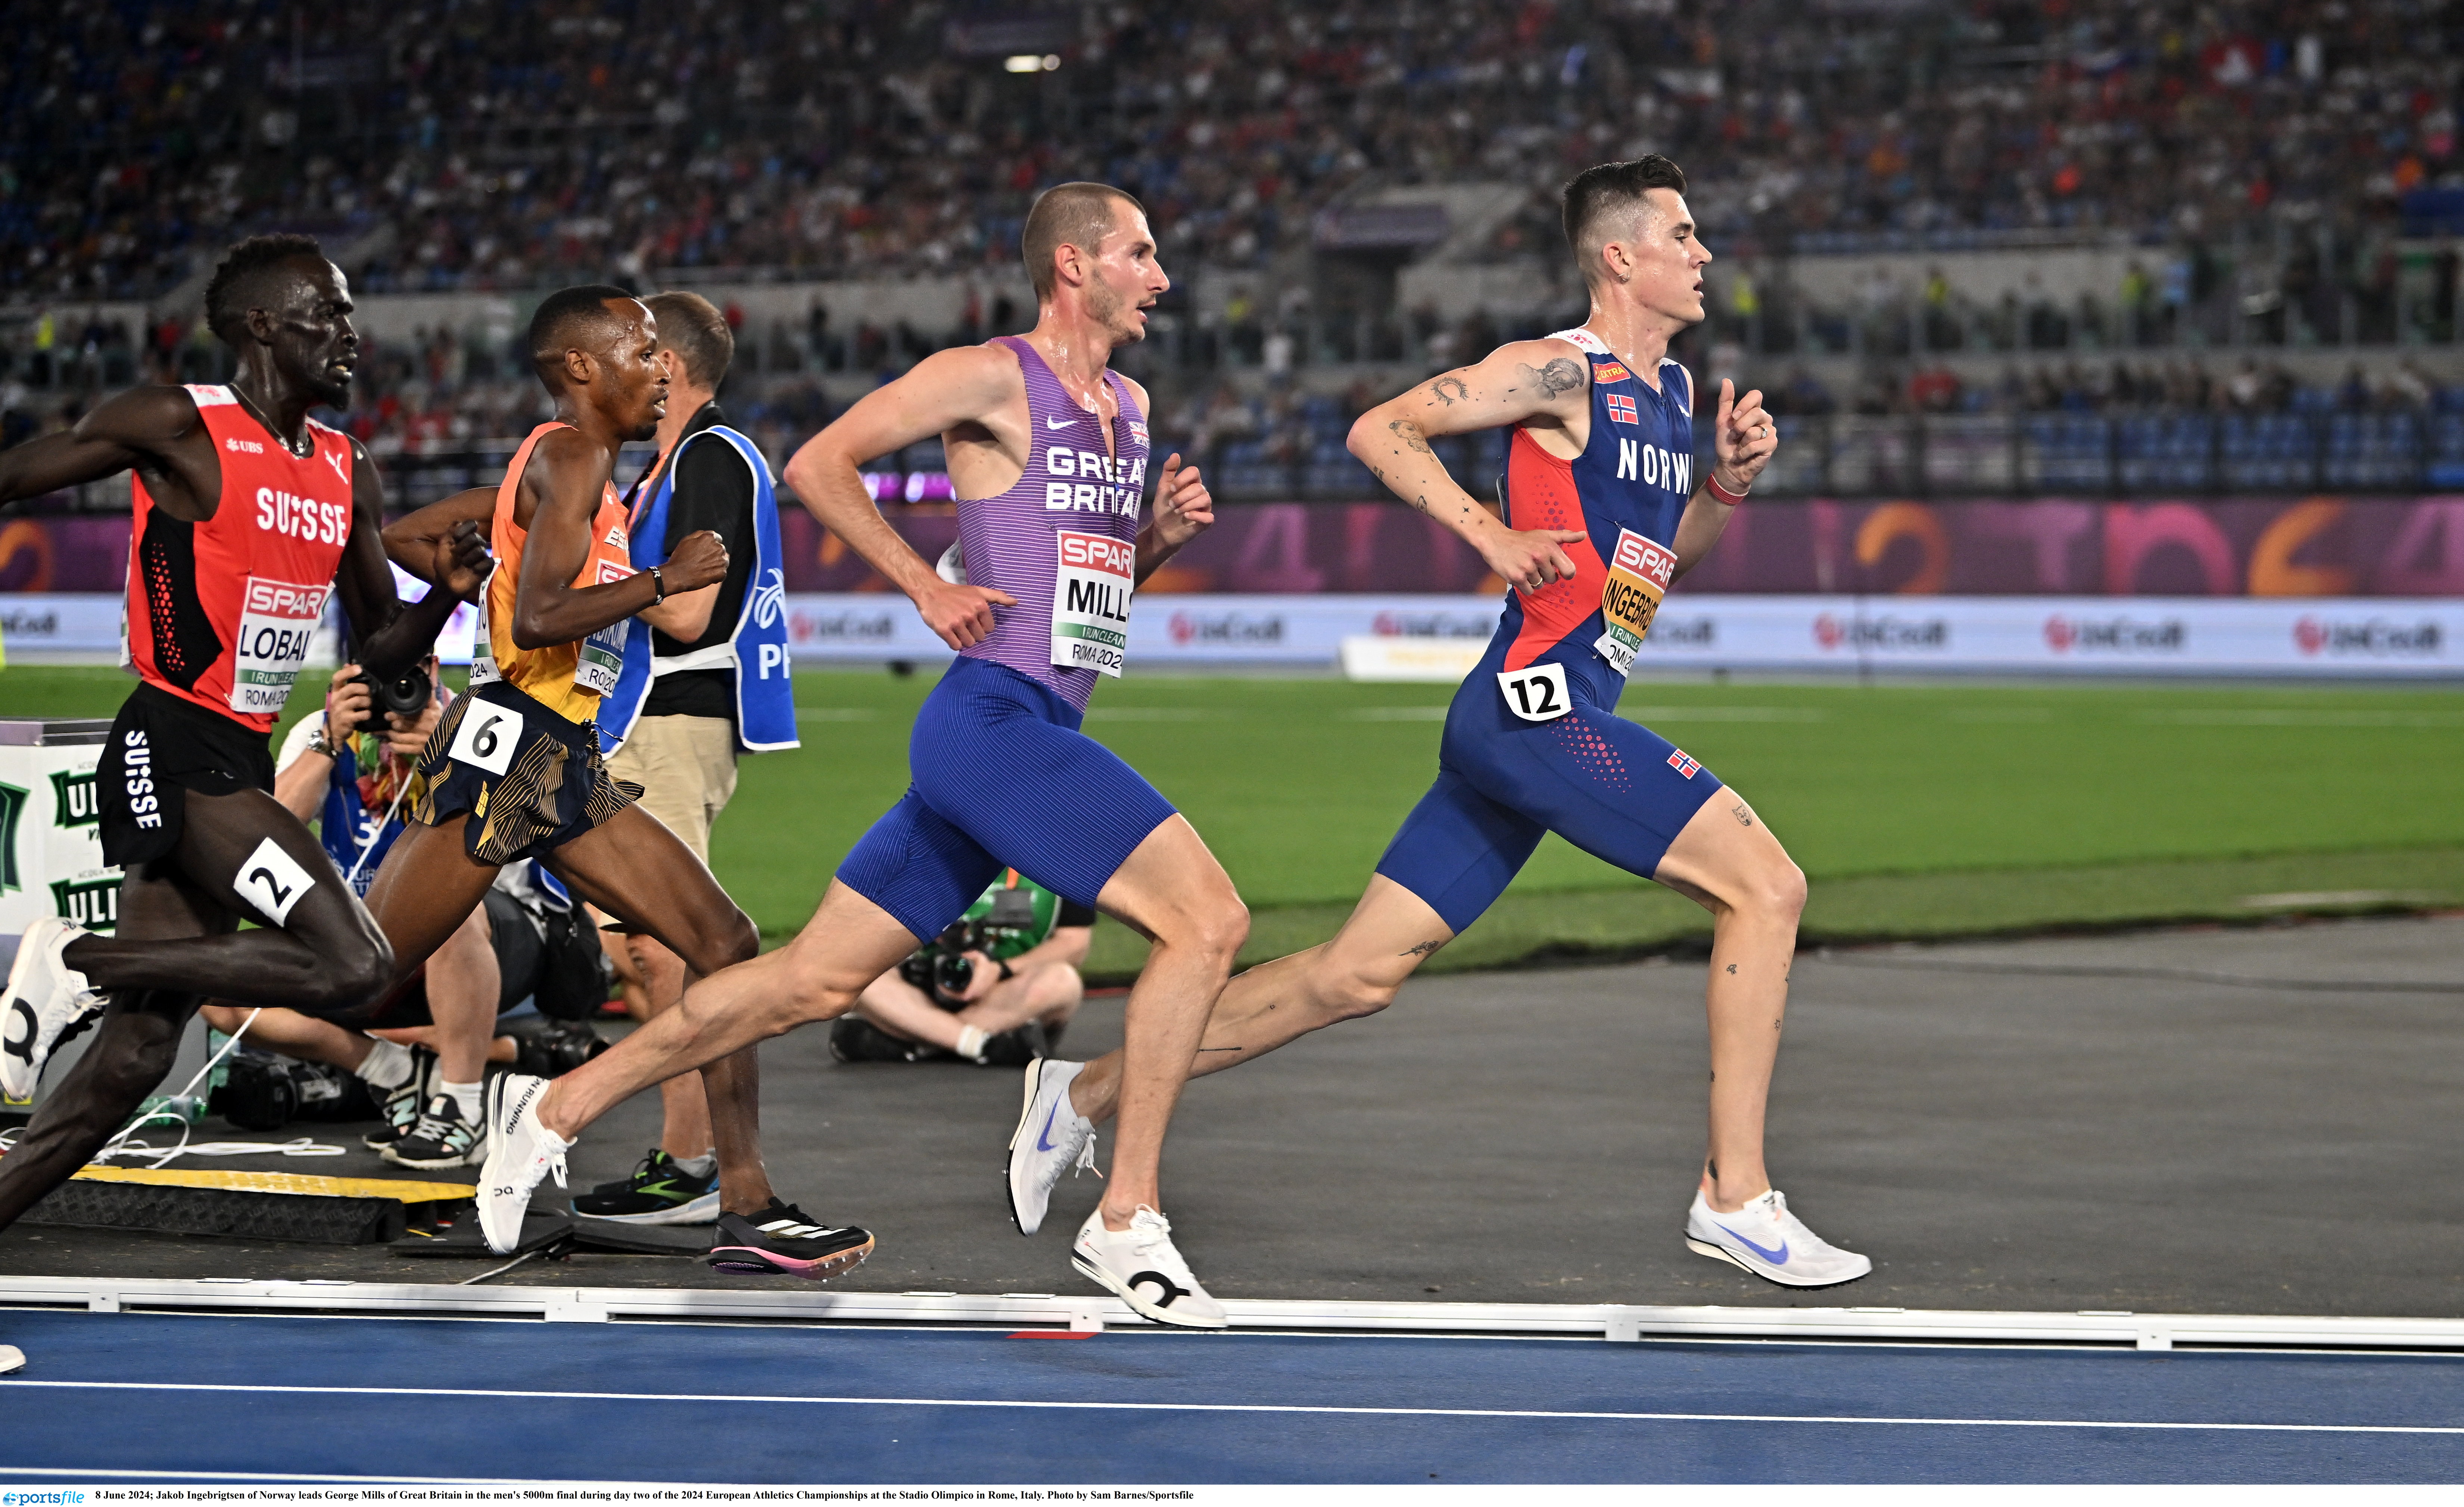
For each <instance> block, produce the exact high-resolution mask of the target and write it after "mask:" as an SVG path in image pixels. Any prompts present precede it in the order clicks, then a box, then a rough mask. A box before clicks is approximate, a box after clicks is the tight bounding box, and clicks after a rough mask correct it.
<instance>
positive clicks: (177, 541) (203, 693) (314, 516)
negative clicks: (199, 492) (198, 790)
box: [128, 387, 351, 733]
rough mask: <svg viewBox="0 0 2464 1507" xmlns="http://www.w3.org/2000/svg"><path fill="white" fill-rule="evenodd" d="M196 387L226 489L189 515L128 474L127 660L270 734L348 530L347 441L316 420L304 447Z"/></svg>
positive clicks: (163, 686)
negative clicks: (201, 517) (204, 516)
mask: <svg viewBox="0 0 2464 1507" xmlns="http://www.w3.org/2000/svg"><path fill="white" fill-rule="evenodd" d="M187 390H188V395H189V396H190V397H192V398H194V399H195V400H196V404H197V417H198V419H199V420H200V421H202V422H203V423H204V424H205V426H206V432H207V434H208V435H209V436H211V438H212V439H213V442H214V456H215V458H216V459H217V460H218V461H220V462H221V465H222V477H223V488H222V500H221V501H220V502H219V503H218V504H216V506H215V508H214V516H213V517H212V518H209V519H208V520H206V521H204V522H201V523H191V522H187V521H183V520H181V519H178V518H175V517H173V516H172V515H171V514H169V513H167V512H165V511H164V510H163V509H162V508H161V506H160V505H159V504H157V503H156V502H155V500H154V499H153V497H152V496H151V495H150V494H149V493H147V492H146V490H145V483H144V481H143V479H142V478H136V477H132V478H131V487H130V494H131V500H132V502H133V504H134V517H133V518H132V519H131V521H130V530H131V531H130V536H129V537H130V544H129V565H128V658H129V663H130V667H131V668H133V669H134V670H135V671H136V672H137V674H138V676H140V677H141V678H143V680H144V681H145V683H146V684H148V685H151V686H154V687H155V688H157V689H158V690H162V691H165V692H168V693H169V694H171V695H172V696H176V697H178V698H181V699H182V700H186V701H190V702H194V703H195V704H196V705H198V706H202V707H207V708H209V709H210V710H212V711H215V712H219V713H221V714H222V715H223V716H225V717H228V718H230V719H231V720H233V721H235V722H239V723H242V724H243V725H245V726H247V727H250V728H252V729H253V730H255V731H256V732H259V733H266V732H271V731H273V729H274V721H275V718H276V717H277V716H278V715H280V713H281V711H282V703H283V702H285V701H287V700H289V699H290V698H291V684H292V682H293V681H294V680H296V679H297V678H298V676H299V666H300V664H301V662H302V661H303V660H305V659H306V658H307V657H308V642H309V639H310V638H311V637H312V636H313V635H314V634H315V633H316V632H317V625H318V622H319V620H320V619H321V618H322V617H323V616H324V613H325V604H326V601H327V600H328V599H329V598H330V597H331V596H332V595H333V592H334V573H335V572H336V571H337V570H338V569H340V568H341V563H342V545H343V543H344V542H345V541H347V540H348V539H349V538H350V535H351V444H350V441H349V440H348V439H346V438H344V437H343V436H342V435H341V434H340V433H338V432H335V431H333V430H330V429H327V428H326V427H325V426H324V425H322V424H319V423H318V422H316V421H315V420H313V419H311V420H309V421H308V422H307V425H306V429H307V432H308V436H309V438H310V439H311V440H312V441H313V442H314V444H315V449H314V450H313V451H312V452H311V453H310V454H306V455H295V454H292V453H291V451H290V449H289V448H288V447H286V446H285V445H284V444H283V443H282V441H281V440H279V439H277V438H275V436H274V434H273V433H272V432H270V431H269V430H267V429H266V427H265V426H264V425H263V424H261V423H259V422H258V421H257V419H256V417H255V415H253V413H251V412H250V411H249V410H248V409H247V408H246V407H245V406H244V405H242V404H241V403H240V401H239V400H238V399H237V398H236V397H234V396H233V395H232V393H231V388H220V387H191V388H188V389H187Z"/></svg>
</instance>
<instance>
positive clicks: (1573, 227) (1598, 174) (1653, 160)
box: [1565, 156, 1685, 279]
mask: <svg viewBox="0 0 2464 1507" xmlns="http://www.w3.org/2000/svg"><path fill="white" fill-rule="evenodd" d="M1654 188H1674V189H1675V190H1677V191H1678V192H1679V193H1683V192H1684V191H1685V169H1684V168H1683V167H1680V166H1677V165H1676V164H1675V163H1673V162H1670V161H1669V160H1668V159H1667V158H1665V157H1657V156H1654V157H1638V158H1636V159H1635V160H1634V161H1632V162H1630V163H1602V164H1600V165H1599V166H1596V167H1586V168H1584V169H1583V170H1582V171H1581V172H1578V173H1576V174H1574V179H1573V182H1572V183H1569V184H1568V185H1566V192H1565V206H1566V244H1567V245H1569V246H1572V247H1573V249H1574V260H1575V262H1576V263H1578V264H1579V265H1580V266H1581V267H1582V269H1583V277H1585V278H1586V279H1588V278H1590V277H1593V276H1594V275H1595V273H1596V272H1597V271H1598V269H1597V268H1595V266H1593V265H1592V264H1593V262H1594V261H1595V259H1596V258H1595V257H1594V256H1593V255H1592V250H1591V249H1588V243H1589V242H1590V240H1591V237H1592V236H1593V233H1594V232H1595V228H1596V227H1597V226H1598V224H1599V222H1600V221H1601V220H1603V219H1606V218H1607V217H1609V216H1610V215H1613V214H1621V213H1623V212H1625V211H1629V210H1632V209H1633V208H1635V207H1636V206H1637V205H1640V204H1644V203H1646V202H1647V201H1646V199H1645V197H1644V196H1645V195H1647V194H1648V193H1650V191H1651V190H1652V189H1654Z"/></svg>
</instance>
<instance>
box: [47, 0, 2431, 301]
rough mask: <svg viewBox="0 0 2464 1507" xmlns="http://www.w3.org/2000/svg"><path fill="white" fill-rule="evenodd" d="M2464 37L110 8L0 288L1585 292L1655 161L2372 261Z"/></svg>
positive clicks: (1122, 7)
mask: <svg viewBox="0 0 2464 1507" xmlns="http://www.w3.org/2000/svg"><path fill="white" fill-rule="evenodd" d="M2444 13H2445V12H2444V11H2442V10H2441V9H2440V6H2439V4H2438V0H2255V3H2246V4H2234V5H2222V6H2212V5H2196V6H2193V5H2189V4H2186V3H2182V0H2167V3H2163V4H2130V3H2125V0H2057V3H2041V4H2040V3H2036V0H1967V3H1963V4H1917V5H1910V6H1866V5H1841V6H1837V7H1817V8H1809V7H1804V6H1799V5H1794V4H1788V3H1784V0H1744V3H1739V4H1733V5H1727V6H1711V5H1706V4H1702V3H1700V0H1590V3H1585V0H1564V3H1552V0H1522V3H1520V4H1515V3H1491V4H1455V5H1440V4H1434V3H1430V0H1397V3H1389V4H1381V5H1367V4H1361V3H1357V0H1344V3H1338V4H1335V5H1331V6H1326V7H1308V8H1290V7H1284V6H1277V5H1272V4H1268V3H1265V0H1197V3H1193V4H1189V5H1184V6H1177V7H1173V8H1169V9H1165V8H1160V7H1145V6H1137V5H1131V4H1113V5H1090V6H1088V7H1086V8H1084V9H1083V10H1073V11H1060V12H1049V11H1047V12H1031V13H1025V14H1023V15H1022V14H1020V13H1016V12H1011V13H1002V14H992V13H979V12H977V11H974V10H973V9H971V8H969V7H966V6H963V5H957V4H929V3H928V4H907V3H896V4H893V3H889V0H789V3H785V4H779V5H768V6H757V5H750V4H744V3H741V0H696V3H694V4H690V5H670V4H649V3H643V0H635V3H632V4H619V5H612V6H583V5H575V4H548V5H539V6H527V7H515V8H508V7H501V6H492V5H485V4H479V3H475V0H414V3H410V4H391V5H378V4H371V3H369V0H341V3H337V4H333V5H328V6H322V7H292V8H276V7H273V6H270V5H264V4H259V3H251V0H213V3H207V4H202V5H196V6H185V5H184V6H173V5H169V4H162V3H155V4H146V3H143V0H117V3H104V0H68V3H66V4H64V5H62V6H60V7H58V8H56V9H55V10H54V11H51V12H50V13H49V14H47V15H46V17H45V18H44V20H43V22H42V23H41V24H40V26H39V27H37V28H36V29H35V30H34V31H33V33H30V34H29V35H28V36H27V37H23V38H20V45H18V46H16V47H13V48H11V49H9V50H8V52H7V53H6V54H5V55H0V122H5V127H0V291H6V292H7V293H10V294H12V295H14V296H15V297H17V298H19V299H33V298H56V299H80V298H83V299H92V298H101V297H141V298H142V297H146V296H149V295H152V294H154V293H158V292H160V291H161V290H163V289H165V288H166V287H168V286H170V285H173V284H176V283H178V282H179V281H180V280H181V279H182V278H183V277H187V276H189V275H190V274H191V273H192V272H193V270H194V269H195V267H196V266H198V265H199V264H200V263H199V258H200V257H209V254H210V253H211V252H213V251H215V250H216V249H218V248H219V247H220V246H222V245H223V244H226V243H228V242H229V241H231V240H232V239H235V238H237V237H238V236H239V235H241V234H243V233H248V232H250V231H253V230H258V229H264V228H269V227H275V226H281V227H287V228H294V229H308V230H314V231H319V232H320V233H325V234H327V235H328V236H329V237H331V238H333V239H335V240H336V241H337V242H338V244H348V243H350V242H352V241H354V240H355V239H357V238H359V237H362V236H365V237H369V239H368V240H367V242H366V246H367V249H368V253H369V258H370V259H369V261H368V263H367V267H368V274H367V277H366V278H365V279H364V280H365V283H366V285H368V286H370V287H373V288H378V289H383V288H387V287H391V288H403V289H410V288H448V287H484V286H533V285H553V284H555V283H558V282H561V281H570V280H574V279H576V278H580V277H585V276H599V275H603V274H605V273H606V272H607V271H609V270H610V267H611V263H612V264H613V265H614V267H615V268H616V269H617V270H621V271H627V272H630V273H632V274H634V275H637V276H639V275H643V274H645V273H648V274H651V275H653V276H654V275H655V273H656V272H657V271H658V270H660V269H666V268H674V267H712V266H728V267H746V268H774V269H792V270H794V271H795V272H797V273H801V274H803V275H828V274H837V273H844V272H847V271H851V270H860V271H865V272H878V271H886V270H898V269H921V268H947V267H952V266H964V265H968V264H972V263H981V262H1001V263H1005V262H1006V261H1007V260H1008V259H1009V258H1010V257H1011V256H1012V255H1014V249H1015V245H1016V241H1017V230H1018V226H1019V224H1020V218H1021V216H1022V215H1023V212H1024V210H1025V206H1026V203H1027V201H1028V198H1029V197H1030V195H1031V193H1032V192H1033V190H1034V189H1036V188H1038V187H1040V186H1042V185H1044V184H1048V183H1051V182H1054V181H1057V180H1062V179H1068V178H1102V179H1105V180H1108V181H1111V182H1114V183H1119V184H1121V185H1124V186H1125V187H1128V188H1131V189H1133V191H1135V192H1137V193H1139V194H1140V195H1141V196H1142V197H1144V198H1145V199H1146V200H1147V201H1148V203H1149V204H1150V205H1151V206H1152V207H1153V209H1154V211H1155V223H1156V225H1157V228H1158V230H1159V232H1160V233H1161V234H1162V236H1163V239H1164V242H1165V250H1166V256H1167V261H1169V260H1171V259H1172V258H1176V257H1177V258H1179V259H1180V260H1181V262H1182V263H1183V264H1184V265H1186V264H1188V263H1190V262H1191V261H1192V260H1193V259H1195V260H1199V261H1203V262H1207V263H1212V264H1219V265H1227V266H1239V265H1257V264H1261V263H1264V262H1265V261H1267V260H1270V259H1271V258H1272V257H1273V256H1274V255H1276V254H1277V253H1278V252H1279V251H1282V250H1286V249H1288V248H1290V247H1292V246H1294V245H1297V244H1302V243H1304V242H1305V240H1306V237H1307V235H1308V233H1309V226H1310V224H1311V220H1312V217H1313V215H1315V214H1316V212H1317V211H1320V210H1321V209H1323V208H1324V207H1325V206H1327V205H1328V204H1330V203H1331V202H1333V201H1335V200H1336V199H1337V198H1338V197H1339V196H1341V195H1343V194H1344V193H1345V192H1346V191H1347V190H1350V189H1353V188H1356V187H1363V186H1372V185H1391V184H1408V183H1414V182H1423V181H1427V182H1435V181H1446V180H1456V179H1463V178H1486V179H1495V180H1504V181H1509V182H1510V181H1528V182H1529V183H1531V184H1533V185H1534V186H1535V201H1534V206H1533V210H1532V211H1531V212H1529V213H1526V214H1524V215H1521V216H1516V217H1513V218H1509V219H1508V220H1507V221H1506V222H1505V223H1504V224H1503V225H1501V226H1500V228H1499V229H1498V231H1497V232H1496V242H1495V245H1494V246H1493V247H1492V248H1491V251H1492V252H1493V254H1494V255H1500V256H1510V255H1520V254H1523V253H1526V252H1531V251H1537V252H1540V253H1542V254H1544V255H1545V254H1549V253H1551V252H1552V251H1553V246H1554V233H1553V230H1552V228H1551V226H1550V224H1549V221H1550V219H1551V215H1550V214H1548V213H1546V212H1542V211H1543V210H1544V208H1545V207H1544V206H1542V205H1540V203H1539V202H1538V194H1537V190H1542V189H1553V188H1554V187H1555V185H1556V184H1557V183H1558V182H1560V181H1561V180H1562V179H1563V178H1564V177H1565V176H1566V174H1567V173H1568V172H1569V171H1571V170H1573V168H1575V167H1578V166H1582V165H1584V164H1587V163H1590V162H1594V161H1597V160H1600V159H1602V158H1607V157H1614V156H1628V155H1634V154H1637V153H1639V152H1642V151H1644V150H1653V151H1661V152H1665V153H1668V154H1670V155H1672V156H1674V157H1676V158H1678V159H1679V160H1680V161H1682V162H1683V163H1685V164H1686V165H1687V166H1688V169H1689V171H1691V172H1692V173H1693V174H1694V176H1695V182H1696V185H1697V193H1696V205H1697V209H1698V211H1700V212H1701V213H1702V214H1703V215H1704V217H1705V223H1706V225H1707V227H1708V228H1709V229H1711V230H1712V231H1713V232H1714V233H1718V234H1719V235H1721V236H1723V237H1725V238H1727V239H1728V240H1729V241H1730V242H1731V243H1732V244H1737V243H1741V242H1742V243H1744V244H1759V245H1761V246H1763V247H1764V248H1766V249H1769V250H1773V251H1780V250H1789V249H1796V250H1819V249H1822V248H1824V247H1825V246H1831V245H1835V244H1837V243H1839V242H1840V241H1841V239H1842V238H1843V237H1850V238H1853V237H1856V236H1859V235H1872V234H1876V233H1906V234H1933V235H1937V236H1939V235H1942V234H1946V233H1986V234H1990V233H2004V232H2026V231H2040V232H2041V231H2060V230H2063V229H2073V228H2075V229H2097V228H2105V229H2115V230H2121V231H2125V232H2129V233H2136V234H2141V235H2145V236H2151V237H2153V236H2166V235H2173V236H2192V237H2202V236H2204V237H2217V236H2221V235H2223V234H2225V233H2228V232H2229V231H2230V230H2232V229H2233V227H2234V226H2235V225H2236V224H2238V223H2243V222H2248V221H2250V220H2253V219H2266V218H2268V217H2271V216H2273V217H2278V218H2287V217H2289V218H2291V219H2294V220H2297V221H2299V222H2300V223H2303V224H2310V223H2314V222H2317V221H2318V220H2319V219H2320V218H2321V217H2322V216H2323V217H2324V218H2325V219H2326V220H2328V221H2330V222H2334V223H2340V224H2349V225H2360V224H2364V223H2366V222H2369V221H2371V220H2373V219H2379V218H2386V217H2387V216H2390V215H2391V214H2392V213H2393V211H2394V210H2395V207H2396V204H2397V201H2398V198H2399V196H2400V195H2402V194H2405V193H2407V192H2408V191H2410V190H2413V189H2416V188H2439V187H2451V188H2452V187H2456V186H2459V185H2464V174H2460V173H2459V166H2464V165H2459V163H2458V161H2457V158H2456V156H2455V116H2454V106H2453V100H2454V99H2455V97H2456V84H2457V57H2456V55H2455V54H2454V52H2453V42H2452V33H2453V28H2452V27H2451V26H2450V25H2448V24H2446V22H2445V20H2444V19H2443V17H2444ZM1010 49H1026V51H1025V52H1024V53H1023V55H1015V56H1013V57H1011V58H1010V59H1008V60H1006V61H1005V59H1004V57H1003V55H1002V54H1003V53H1004V52H1005V51H1007V50H1010ZM1021 65H1023V71H1016V72H1013V71H1009V70H1010V69H1015V68H1020V67H1021Z"/></svg>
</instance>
